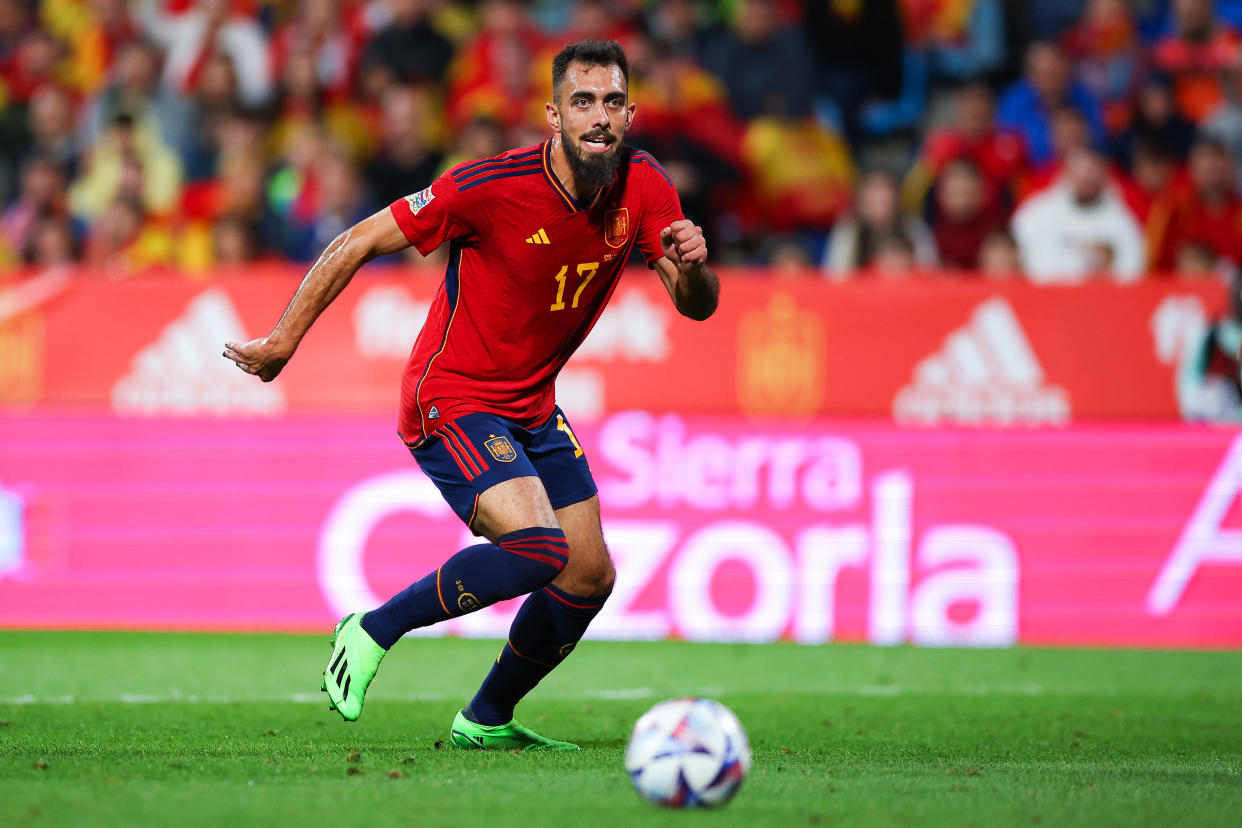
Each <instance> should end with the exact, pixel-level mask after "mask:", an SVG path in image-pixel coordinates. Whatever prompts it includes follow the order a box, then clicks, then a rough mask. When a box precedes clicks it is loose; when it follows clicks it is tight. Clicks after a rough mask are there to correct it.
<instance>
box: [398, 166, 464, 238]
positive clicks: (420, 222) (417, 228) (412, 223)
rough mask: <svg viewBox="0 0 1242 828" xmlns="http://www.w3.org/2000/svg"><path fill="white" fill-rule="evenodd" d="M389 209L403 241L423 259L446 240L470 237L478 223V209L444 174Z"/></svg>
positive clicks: (450, 178)
mask: <svg viewBox="0 0 1242 828" xmlns="http://www.w3.org/2000/svg"><path fill="white" fill-rule="evenodd" d="M388 210H389V212H391V213H392V217H393V218H395V219H396V220H397V226H398V227H400V228H401V232H402V233H404V234H405V237H406V239H408V240H409V242H410V244H412V245H414V246H415V247H417V248H418V252H419V253H422V254H423V255H424V256H426V255H427V254H429V253H431V251H433V250H435V249H436V248H437V247H439V246H440V245H441V244H443V243H444V242H445V241H448V240H449V239H457V238H462V237H463V236H469V235H471V234H473V233H474V228H475V226H476V225H477V223H478V222H477V215H476V213H477V210H478V208H477V206H475V204H474V203H473V200H472V199H470V198H469V197H468V196H467V195H465V194H463V193H462V192H461V191H459V190H458V189H457V184H456V182H454V181H453V177H452V176H451V175H450V174H449V173H447V172H446V173H445V174H444V175H441V176H440V177H439V178H437V179H436V180H435V181H433V182H432V183H431V186H430V187H428V188H427V189H425V190H420V191H419V192H417V193H413V194H412V195H408V196H405V197H404V198H399V199H397V200H396V201H394V202H393V203H392V204H390V205H388Z"/></svg>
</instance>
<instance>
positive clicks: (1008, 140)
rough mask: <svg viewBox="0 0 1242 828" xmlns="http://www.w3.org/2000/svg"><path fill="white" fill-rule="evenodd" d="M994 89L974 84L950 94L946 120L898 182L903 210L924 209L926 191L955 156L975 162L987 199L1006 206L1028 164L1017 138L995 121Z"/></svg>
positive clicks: (926, 142)
mask: <svg viewBox="0 0 1242 828" xmlns="http://www.w3.org/2000/svg"><path fill="white" fill-rule="evenodd" d="M994 114H995V106H994V98H993V96H992V91H991V90H990V89H989V88H988V86H987V85H986V84H982V83H972V84H967V85H965V86H962V87H960V88H959V89H958V90H957V91H956V92H954V93H953V105H952V107H951V109H950V115H949V118H948V121H947V123H946V124H945V125H944V126H942V127H939V128H937V129H934V130H932V131H931V132H929V133H928V135H927V138H926V140H924V142H923V146H922V147H921V148H920V150H919V152H918V156H917V158H916V160H915V163H914V165H913V166H912V167H911V169H910V172H909V173H908V174H907V175H906V179H905V182H904V184H903V185H902V200H903V202H904V203H905V205H906V207H907V209H910V210H922V208H923V206H924V200H925V199H926V196H927V192H928V190H929V189H930V188H931V186H932V184H933V182H934V180H935V178H936V177H937V176H939V175H940V173H941V171H942V170H943V169H944V168H945V166H946V165H948V164H950V163H952V162H954V161H959V160H968V161H971V162H973V163H974V164H975V166H976V167H977V168H978V169H979V172H980V173H981V174H982V175H983V179H984V184H985V187H986V191H987V193H986V194H987V200H988V202H989V203H996V204H998V205H1007V204H1008V203H1009V201H1010V199H1011V198H1012V196H1013V187H1014V184H1015V181H1016V180H1017V178H1018V176H1019V174H1020V173H1021V172H1022V170H1023V169H1025V167H1026V155H1025V149H1024V147H1023V144H1022V140H1021V138H1020V137H1019V136H1018V135H1016V134H1015V133H1012V132H1007V131H1004V130H1000V129H997V128H996V127H995V126H994V125H993V117H994Z"/></svg>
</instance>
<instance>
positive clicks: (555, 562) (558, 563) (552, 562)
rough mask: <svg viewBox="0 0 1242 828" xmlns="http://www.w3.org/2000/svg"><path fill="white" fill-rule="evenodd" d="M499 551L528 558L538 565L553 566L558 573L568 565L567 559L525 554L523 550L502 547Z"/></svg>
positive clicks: (533, 553)
mask: <svg viewBox="0 0 1242 828" xmlns="http://www.w3.org/2000/svg"><path fill="white" fill-rule="evenodd" d="M501 549H504V550H505V551H506V552H512V553H513V554H514V555H521V556H522V557H523V558H530V559H531V560H532V561H539V562H540V563H546V564H548V565H549V566H554V567H556V569H557V571H558V572H559V571H560V570H562V569H564V568H565V565H566V564H568V563H569V560H568V559H567V558H563V557H560V556H553V555H545V554H543V553H541V552H527V551H526V550H524V549H509V548H507V547H503V546H502V547H501Z"/></svg>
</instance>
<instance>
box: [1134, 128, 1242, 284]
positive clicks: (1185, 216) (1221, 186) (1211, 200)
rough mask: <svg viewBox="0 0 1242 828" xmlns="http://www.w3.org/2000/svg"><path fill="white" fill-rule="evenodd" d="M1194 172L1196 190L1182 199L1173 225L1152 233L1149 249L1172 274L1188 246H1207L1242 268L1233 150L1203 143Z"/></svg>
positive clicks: (1172, 214)
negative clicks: (1189, 244)
mask: <svg viewBox="0 0 1242 828" xmlns="http://www.w3.org/2000/svg"><path fill="white" fill-rule="evenodd" d="M1189 169H1190V187H1188V188H1185V189H1184V190H1183V191H1182V192H1180V193H1179V194H1178V197H1177V199H1176V201H1175V203H1174V204H1173V206H1172V208H1171V209H1170V211H1169V214H1168V219H1167V222H1165V223H1164V225H1163V226H1154V227H1153V228H1152V230H1153V236H1152V237H1151V238H1150V239H1149V242H1148V243H1149V245H1150V246H1151V249H1152V250H1153V251H1158V255H1157V259H1156V264H1157V266H1158V268H1159V269H1161V270H1164V271H1166V272H1167V271H1171V270H1172V269H1173V267H1174V265H1175V263H1176V257H1177V251H1178V250H1179V249H1180V248H1181V247H1182V245H1184V244H1186V243H1187V242H1201V243H1203V244H1206V245H1207V246H1208V247H1210V248H1211V249H1212V250H1213V251H1214V252H1215V254H1216V255H1217V256H1219V257H1221V258H1223V259H1226V260H1228V261H1230V262H1232V263H1233V264H1234V265H1239V264H1242V199H1239V198H1238V194H1237V179H1236V173H1235V168H1234V159H1233V157H1232V156H1231V155H1230V154H1229V149H1228V147H1226V146H1225V145H1224V144H1223V143H1221V142H1220V141H1218V140H1216V139H1214V138H1201V139H1199V140H1198V141H1197V142H1196V143H1195V146H1194V148H1193V149H1192V150H1191V151H1190V165H1189Z"/></svg>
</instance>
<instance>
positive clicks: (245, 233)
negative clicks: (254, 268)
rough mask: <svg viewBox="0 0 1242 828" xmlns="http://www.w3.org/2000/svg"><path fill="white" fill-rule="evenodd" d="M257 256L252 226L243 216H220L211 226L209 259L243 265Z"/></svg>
mask: <svg viewBox="0 0 1242 828" xmlns="http://www.w3.org/2000/svg"><path fill="white" fill-rule="evenodd" d="M258 257H259V245H258V241H257V238H256V235H255V232H254V226H253V225H252V223H251V222H249V221H248V220H246V218H245V217H243V216H238V215H234V214H232V213H230V214H227V215H223V216H221V217H220V218H219V219H218V220H217V221H216V222H215V224H214V225H213V227H212V235H211V260H212V262H213V263H214V264H217V265H243V264H249V263H250V262H253V261H255V260H256V259H257V258H258Z"/></svg>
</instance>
